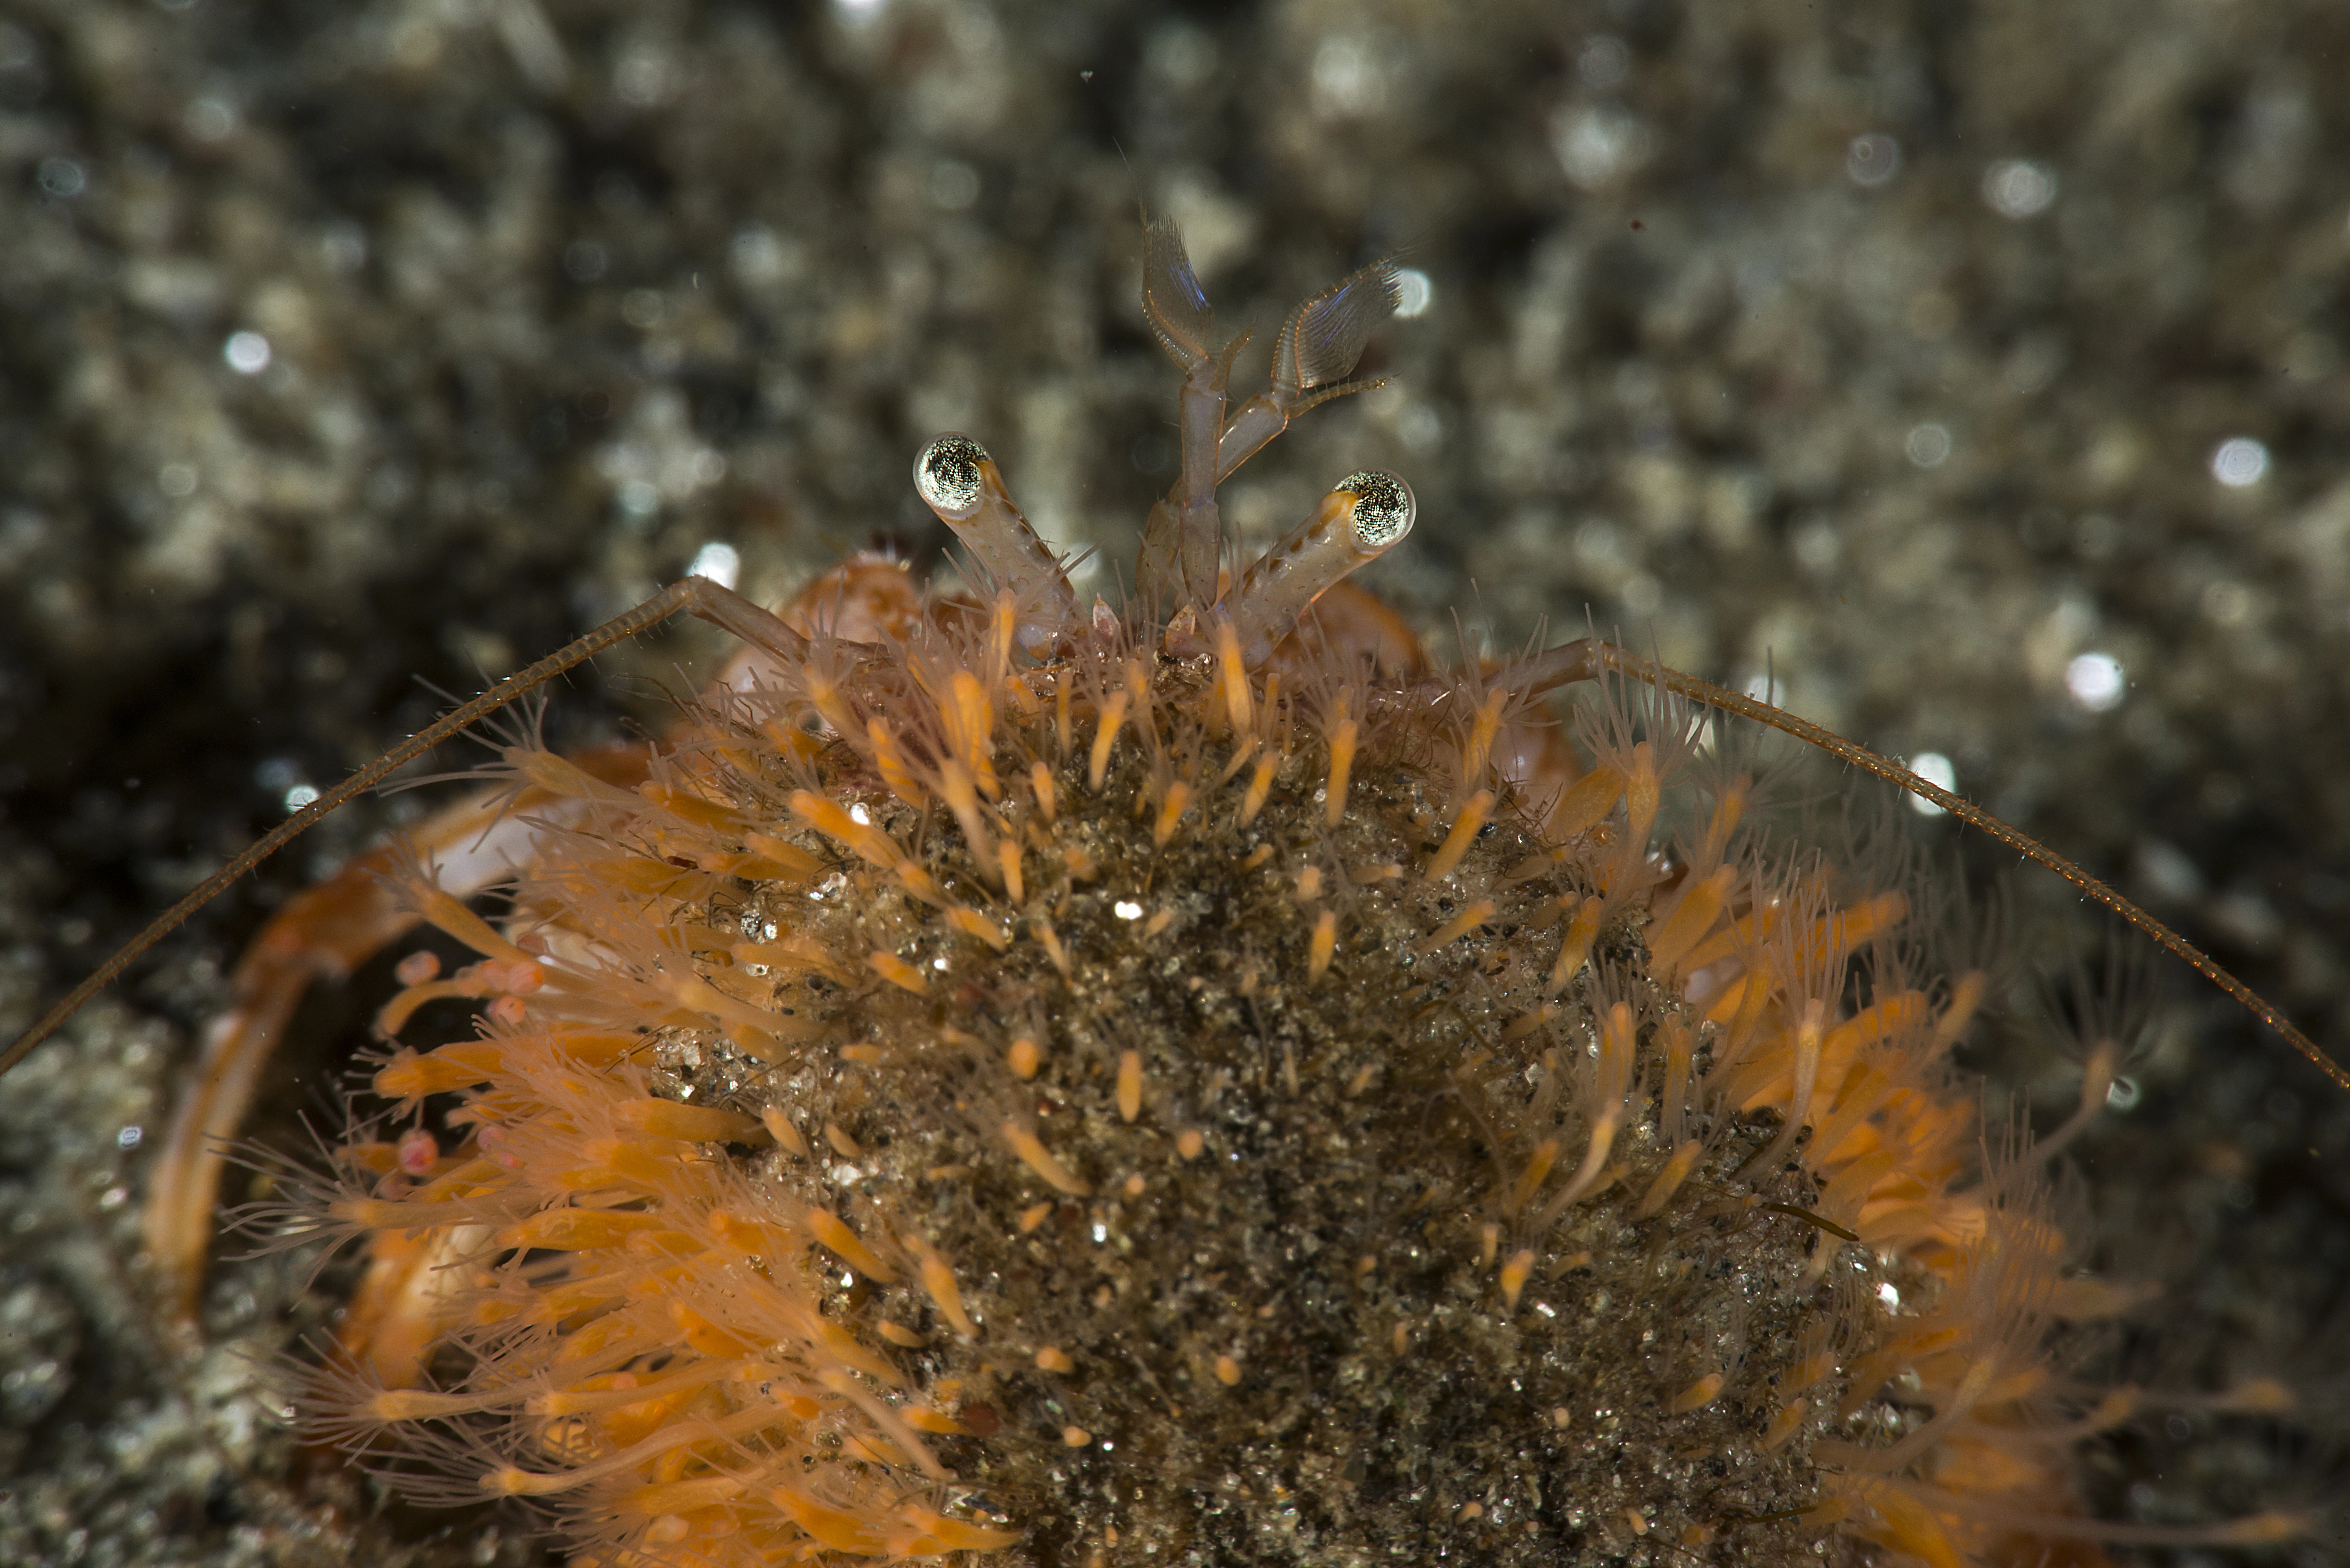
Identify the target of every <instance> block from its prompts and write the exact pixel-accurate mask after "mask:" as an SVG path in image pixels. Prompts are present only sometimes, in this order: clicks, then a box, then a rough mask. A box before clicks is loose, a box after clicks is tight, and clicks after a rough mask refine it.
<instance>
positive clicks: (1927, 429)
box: [1901, 424, 1950, 468]
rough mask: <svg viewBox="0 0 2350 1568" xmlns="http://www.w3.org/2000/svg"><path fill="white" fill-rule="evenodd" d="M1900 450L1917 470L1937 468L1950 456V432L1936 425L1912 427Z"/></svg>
mask: <svg viewBox="0 0 2350 1568" xmlns="http://www.w3.org/2000/svg"><path fill="white" fill-rule="evenodd" d="M1901 450H1902V451H1903V452H1907V453H1908V456H1909V461H1910V462H1914V463H1916V464H1917V465H1918V467H1919V468H1939V467H1940V466H1941V464H1942V461H1943V459H1945V458H1947V457H1949V456H1950V431H1947V430H1944V429H1943V428H1942V427H1941V426H1940V425H1937V424H1923V425H1917V426H1913V427H1912V428H1911V430H1910V431H1909V439H1908V441H1904V442H1902V443H1901Z"/></svg>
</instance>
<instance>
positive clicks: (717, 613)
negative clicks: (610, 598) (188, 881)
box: [0, 577, 807, 1074]
mask: <svg viewBox="0 0 2350 1568" xmlns="http://www.w3.org/2000/svg"><path fill="white" fill-rule="evenodd" d="M680 610H688V611H691V612H692V613H693V614H695V615H697V616H700V617H701V618H702V619H704V620H707V621H710V622H712V624H714V625H716V626H719V627H722V628H724V629H725V630H727V631H730V632H733V634H734V635H735V636H737V637H739V638H741V639H743V640H744V641H745V642H749V643H752V644H754V645H756V646H758V647H762V648H765V649H768V650H769V651H771V652H774V653H775V654H778V655H780V656H782V657H784V658H786V659H796V658H799V657H802V656H804V655H805V654H806V650H807V641H806V639H805V638H803V637H801V636H800V635H799V633H797V632H795V631H794V630H792V628H790V627H788V626H786V625H785V623H784V622H783V621H782V620H780V619H778V618H776V617H775V616H774V615H772V614H770V613H768V612H767V611H766V610H764V609H762V608H760V607H758V606H757V605H755V604H753V603H752V602H751V601H750V600H749V599H746V598H744V597H742V596H741V595H739V594H737V593H734V592H733V591H732V590H730V589H727V588H723V587H719V586H718V585H717V584H716V583H713V582H712V581H711V580H710V579H709V578H707V577H684V578H681V579H680V580H679V581H677V582H674V583H671V585H670V586H669V587H665V588H663V589H661V590H660V592H659V593H657V594H655V595H653V597H650V598H649V599H647V600H645V602H644V603H642V604H640V605H639V606H637V607H636V608H634V609H632V610H629V611H628V612H627V613H626V614H624V615H621V616H619V617H617V618H614V619H611V620H608V621H606V622H605V623H604V624H603V625H602V626H599V627H598V628H596V629H595V630H593V631H591V632H589V633H588V634H587V636H585V637H583V638H581V639H579V640H577V642H574V643H572V644H570V645H569V646H568V647H566V648H564V649H561V650H559V651H557V652H555V653H551V654H548V655H547V656H546V658H545V659H540V660H539V661H538V662H537V663H536V664H534V665H531V666H530V667H529V668H528V669H525V670H518V671H516V672H515V674H512V675H509V676H507V677H506V678H505V679H504V680H501V681H499V682H498V683H497V684H496V685H495V686H493V687H491V688H490V689H489V690H488V691H484V692H483V693H482V694H481V695H480V696H478V697H476V698H474V699H473V701H470V702H468V703H466V704H464V705H463V707H461V708H458V709H455V710H453V711H451V712H448V713H444V714H442V716H441V717H440V718H439V719H437V720H435V721H433V722H432V723H431V724H429V725H427V726H425V727H424V728H423V729H421V730H419V731H418V732H416V733H414V734H413V735H411V736H409V737H408V739H406V740H405V741H402V742H400V744H398V745H396V746H394V747H392V748H391V750H390V751H388V752H386V753H384V754H383V755H381V756H380V757H378V758H376V760H375V761H373V762H371V763H368V764H367V766H365V767H363V768H361V769H359V772H357V773H355V774H352V775H351V776H350V777H348V778H347V779H345V780H344V781H343V782H342V783H340V784H337V785H335V787H334V788H332V789H330V790H328V791H327V793H326V794H322V795H320V796H319V797H318V798H317V799H316V800H314V801H312V802H311V803H310V804H309V805H306V806H304V807H303V808H302V809H301V810H299V811H297V812H296V813H295V814H294V815H291V816H289V817H287V818H286V820H285V821H283V822H281V823H279V824H278V825H277V826H276V827H273V828H271V829H270V830H269V831H268V832H267V833H265V834H263V835H262V836H261V838H260V839H259V841H258V842H256V843H255V845H254V846H253V847H252V848H250V849H247V850H246V851H245V852H244V854H242V855H240V856H238V857H236V858H235V859H234V860H232V861H230V862H229V863H228V864H227V865H225V866H224V867H221V868H220V869H219V870H218V871H215V872H213V874H212V875H211V876H209V877H205V878H204V879H203V882H202V883H200V884H199V885H198V886H197V887H196V888H195V890H194V891H192V892H191V893H189V894H188V895H187V896H186V897H185V898H182V899H181V900H180V901H179V902H178V903H176V904H174V905H172V907H171V908H170V909H166V910H164V911H163V912H162V913H161V915H159V916H157V917H156V918H155V919H154V920H153V921H152V922H151V924H150V925H149V926H148V927H147V929H145V930H143V931H140V933H139V934H138V935H137V936H135V937H133V938H131V939H130V940H129V941H127V942H125V943H124V944H123V945H122V946H121V947H120V948H119V949H117V950H115V953H114V956H113V957H111V958H109V959H108V960H107V961H105V962H104V963H102V964H100V965H99V966H98V968H97V969H96V970H95V971H92V972H91V974H90V976H89V978H88V979H87V980H85V981H82V982H81V983H80V984H79V985H78V986H76V987H74V988H73V990H72V991H70V992H67V993H66V996H65V998H64V1000H62V1001H60V1002H58V1003H57V1005H56V1006H55V1007H52V1008H50V1009H49V1010H48V1012H46V1013H44V1014H42V1015H41V1021H40V1022H39V1023H36V1024H34V1025H33V1026H32V1027H31V1028H30V1029H27V1030H26V1031H25V1033H22V1034H20V1035H18V1036H17V1037H16V1043H15V1044H11V1045H10V1046H9V1047H8V1049H7V1051H6V1052H5V1054H0V1074H5V1073H6V1072H7V1071H8V1069H9V1068H11V1067H14V1066H15V1065H16V1064H17V1063H19V1062H21V1061H23V1060H24V1059H25V1057H26V1055H27V1054H29V1053H30V1052H31V1051H32V1049H33V1047H34V1046H36V1045H38V1044H40V1043H41V1042H42V1041H44V1040H46V1039H47V1038H48V1037H49V1036H50V1035H52V1034H54V1033H57V1029H58V1026H59V1025H61V1024H63V1023H65V1021H66V1020H67V1019H68V1018H71V1017H72V1016H73V1015H74V1014H75V1013H76V1012H79V1011H81V1009H82V1007H83V1006H84V1005H86V1004H87V1003H88V1001H89V999H90V998H91V997H94V996H96V995H97V994H98V993H99V992H101V991H104V990H105V989H106V988H107V987H108V986H109V985H111V984H113V983H114V981H115V979H116V977H117V976H119V975H120V974H121V973H122V971H124V970H126V969H128V968H130V966H131V964H133V963H135V962H136V961H138V959H139V956H140V954H141V953H144V952H145V951H146V950H148V949H149V948H151V947H153V946H154V945H155V944H156V943H157V942H159V941H161V940H163V939H164V938H165V937H167V936H169V935H170V934H171V933H172V931H173V930H175V929H178V927H179V926H180V925H181V923H182V921H184V920H186V919H187V918H188V917H189V916H190V915H192V914H194V913H195V912H196V911H197V910H198V909H203V907H204V906H205V905H206V904H209V903H211V902H212V901H213V899H214V898H218V897H220V895H221V894H222V893H224V892H225V891H226V890H227V889H228V888H229V886H230V885H231V884H232V883H234V882H235V881H236V879H237V878H238V877H242V876H244V874H245V873H246V872H248V871H250V870H252V869H253V868H254V867H256V866H258V865H260V864H261V863H262V862H263V861H264V860H266V859H268V858H269V857H271V856H272V855H275V854H276V853H277V852H278V851H279V850H280V849H283V848H285V847H286V846H287V845H288V844H291V843H292V842H293V841H294V840H295V839H296V838H299V837H301V836H302V835H303V834H305V833H307V832H308V831H309V830H310V828H311V827H312V826H314V825H315V824H317V821H318V819H319V818H320V817H323V816H325V815H327V814H328V812H330V811H333V810H334V809H335V808H337V807H338V806H339V805H342V804H343V803H344V802H345V801H348V800H349V799H350V798H352V797H353V796H354V795H357V794H362V793H364V792H366V791H368V790H370V789H373V788H374V787H375V786H376V785H377V784H381V783H382V782H383V781H384V780H385V779H387V778H389V777H390V776H391V775H392V774H395V773H397V772H399V771H400V769H401V768H403V767H405V766H407V765H408V764H409V763H411V762H413V761H415V760H416V759H417V758H418V757H421V756H422V755H423V754H424V753H427V752H429V751H431V750H432V748H433V747H435V746H437V745H439V744H440V743H441V742H443V741H445V740H447V739H448V738H449V737H450V736H452V735H454V734H456V733H458V732H460V731H463V730H465V729H467V728H470V727H471V726H472V725H473V724H474V723H476V722H480V721H481V720H483V719H484V718H487V717H488V716H489V715H490V714H492V713H494V712H496V711H498V710H499V709H501V708H504V707H505V706H506V705H507V704H508V703H510V702H513V701H516V700H517V699H519V698H522V697H525V696H528V695H529V694H530V693H531V692H532V691H536V689H538V688H539V687H541V686H544V685H546V682H548V681H549V680H554V679H555V678H556V676H558V675H560V674H562V673H563V672H564V671H565V670H570V669H572V668H573V667H575V666H577V665H580V664H584V663H586V662H587V660H588V659H593V658H595V657H596V655H598V654H599V653H601V652H603V651H604V650H605V649H608V648H611V647H613V646H615V645H616V644H619V643H622V642H626V641H627V640H628V639H630V638H632V637H634V636H636V635H637V634H638V633H639V632H642V631H650V629H652V628H654V627H657V626H659V625H660V624H661V623H662V622H663V621H665V620H668V619H669V618H671V616H673V615H676V614H677V613H678V612H679V611H680Z"/></svg>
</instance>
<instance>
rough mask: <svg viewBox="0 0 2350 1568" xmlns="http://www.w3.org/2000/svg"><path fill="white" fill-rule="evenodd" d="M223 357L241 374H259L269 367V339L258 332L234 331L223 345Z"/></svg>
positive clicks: (229, 366)
mask: <svg viewBox="0 0 2350 1568" xmlns="http://www.w3.org/2000/svg"><path fill="white" fill-rule="evenodd" d="M221 358H224V359H225V360H227V361H228V368H229V369H232V370H234V371H235V372H236V373H237V374H238V375H240V376H258V375H260V374H261V373H262V372H263V371H264V370H266V369H269V358H270V353H269V339H268V338H266V337H263V336H262V335H261V334H260V333H258V332H232V333H230V334H229V335H228V341H227V342H225V343H224V344H222V345H221Z"/></svg>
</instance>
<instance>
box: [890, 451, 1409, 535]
mask: <svg viewBox="0 0 2350 1568" xmlns="http://www.w3.org/2000/svg"><path fill="white" fill-rule="evenodd" d="M987 461H988V457H987V449H986V448H985V447H983V446H982V445H980V444H979V443H978V442H977V441H973V440H972V439H971V437H969V436H967V435H954V434H948V435H942V436H941V437H939V439H938V440H936V441H932V442H931V444H930V445H928V446H926V447H924V448H923V449H922V455H921V456H920V457H918V458H916V459H915V460H914V488H915V489H916V490H919V491H920V492H921V493H922V499H923V501H925V502H926V503H928V504H929V505H930V507H931V510H932V511H934V512H936V513H938V514H940V515H941V517H968V516H970V515H971V514H972V511H973V509H975V508H976V507H977V506H978V505H979V503H980V497H981V496H982V495H983V493H985V491H986V481H985V480H984V479H983V478H982V477H981V475H980V472H979V465H980V464H981V463H983V462H987ZM1409 506H1410V504H1409V501H1407V502H1406V503H1405V508H1406V512H1407V514H1409Z"/></svg>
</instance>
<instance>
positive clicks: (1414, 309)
mask: <svg viewBox="0 0 2350 1568" xmlns="http://www.w3.org/2000/svg"><path fill="white" fill-rule="evenodd" d="M1435 301H1436V284H1435V281H1434V280H1433V279H1431V278H1430V276H1429V275H1427V274H1426V273H1424V272H1422V271H1420V270H1419V268H1418V267H1416V266H1403V267H1398V268H1396V312H1395V313H1396V314H1397V315H1398V316H1399V317H1403V318H1404V319H1405V320H1407V321H1409V319H1411V318H1412V317H1415V316H1422V315H1425V314H1427V311H1428V307H1429V306H1430V305H1432V304H1434V303H1435Z"/></svg>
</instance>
